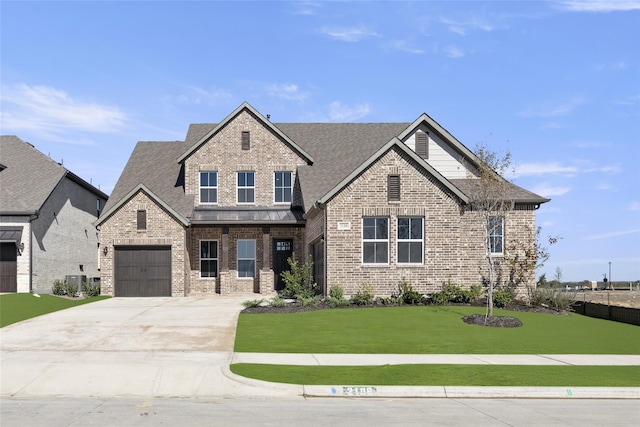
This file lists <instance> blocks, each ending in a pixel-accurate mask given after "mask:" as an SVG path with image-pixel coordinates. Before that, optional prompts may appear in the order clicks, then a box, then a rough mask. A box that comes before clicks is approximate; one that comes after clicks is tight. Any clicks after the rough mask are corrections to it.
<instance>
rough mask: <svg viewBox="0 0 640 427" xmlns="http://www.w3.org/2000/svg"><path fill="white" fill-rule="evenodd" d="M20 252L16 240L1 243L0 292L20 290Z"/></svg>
mask: <svg viewBox="0 0 640 427" xmlns="http://www.w3.org/2000/svg"><path fill="white" fill-rule="evenodd" d="M17 260H18V252H17V249H16V244H15V242H2V243H0V292H16V291H17V290H18V281H17V276H18V261H17Z"/></svg>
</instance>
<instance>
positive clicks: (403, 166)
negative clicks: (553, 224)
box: [96, 103, 548, 296]
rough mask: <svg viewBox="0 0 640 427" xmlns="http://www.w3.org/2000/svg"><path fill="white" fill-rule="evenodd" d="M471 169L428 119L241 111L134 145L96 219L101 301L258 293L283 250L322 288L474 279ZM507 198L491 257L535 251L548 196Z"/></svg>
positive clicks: (482, 265) (428, 286) (268, 287)
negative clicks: (181, 134)
mask: <svg viewBox="0 0 640 427" xmlns="http://www.w3.org/2000/svg"><path fill="white" fill-rule="evenodd" d="M477 161H478V159H477V157H476V156H475V155H474V154H473V153H472V152H471V151H470V150H468V149H467V148H466V147H465V146H464V145H463V144H462V143H460V142H459V141H458V140H457V139H455V138H454V137H453V136H452V135H451V134H450V133H449V132H447V131H446V130H445V129H444V128H442V127H441V126H440V125H439V124H438V123H436V122H435V121H434V120H433V119H431V118H430V117H429V116H427V115H426V114H423V115H421V116H420V117H418V119H416V120H415V121H414V122H408V123H272V122H271V121H270V119H269V116H266V117H265V116H263V115H262V114H261V113H259V112H258V111H256V110H255V109H254V108H253V107H251V106H250V105H249V104H247V103H243V104H242V105H240V106H239V107H238V108H237V109H236V110H234V111H233V112H232V113H231V114H229V116H227V117H226V118H225V119H224V120H222V121H221V122H219V123H217V124H193V125H191V126H190V127H189V130H188V132H187V135H186V138H185V140H184V141H174V142H139V143H138V144H137V145H136V147H135V149H134V151H133V153H132V154H131V157H130V159H129V161H128V163H127V165H126V166H125V168H124V170H123V172H122V175H121V177H120V179H119V180H118V182H117V184H116V186H115V188H114V190H113V193H112V194H111V197H110V199H109V201H108V203H107V206H106V207H105V209H104V211H103V213H102V214H101V216H100V218H99V219H98V221H97V222H96V225H97V226H98V227H99V229H100V231H101V233H100V236H101V248H102V251H101V257H102V259H101V267H102V271H101V286H102V293H104V294H111V295H115V296H186V295H198V294H214V293H220V294H229V293H251V292H255V293H262V294H268V293H272V292H274V291H277V290H280V289H282V288H283V287H284V283H283V282H282V279H281V277H280V273H281V272H282V271H283V270H285V269H287V268H288V264H287V258H289V257H290V256H291V255H292V254H293V253H295V254H296V257H297V258H298V259H299V260H300V261H301V262H304V261H305V260H306V259H307V257H311V258H312V260H313V263H314V278H315V280H316V282H317V283H318V285H319V286H320V288H321V289H322V290H323V292H324V293H326V292H328V289H329V287H330V286H331V285H340V286H342V287H343V288H344V289H345V293H346V294H347V295H350V294H353V293H355V292H357V290H358V289H359V288H360V286H362V285H363V284H368V285H371V286H372V289H373V291H374V293H375V294H376V295H389V294H391V293H393V292H395V291H397V285H398V283H399V282H400V280H402V279H403V278H404V279H406V280H408V281H410V282H411V283H412V284H413V286H414V289H416V290H418V291H420V292H422V293H430V292H433V291H436V290H438V289H440V288H441V286H442V285H443V283H445V282H448V281H450V282H452V283H455V284H458V285H461V286H463V287H469V286H471V285H473V284H480V283H482V281H483V278H484V277H485V274H486V273H485V270H486V257H485V251H484V245H483V241H484V240H483V238H484V237H483V236H484V229H483V228H482V225H481V221H480V219H479V216H478V214H477V213H475V212H473V210H472V209H468V204H469V201H470V198H469V195H468V194H466V193H465V192H464V189H465V188H469V186H468V185H466V184H467V183H468V180H470V179H474V178H475V177H474V175H473V173H474V169H473V165H474V162H477ZM476 164H477V163H476ZM512 195H513V196H514V202H515V207H514V209H513V210H512V211H510V212H508V214H507V215H505V216H504V217H501V218H499V220H500V227H498V228H495V230H498V231H497V232H494V234H495V235H494V236H492V242H493V243H492V252H494V253H493V254H492V255H494V256H498V257H499V256H503V255H504V251H505V242H506V239H507V238H510V239H520V240H522V241H524V242H525V244H533V241H530V237H528V236H530V233H529V231H530V230H531V229H532V228H533V227H534V226H535V210H536V209H537V208H538V207H539V206H540V204H542V203H545V202H547V201H548V199H545V198H542V197H540V196H538V195H536V194H533V193H531V192H529V191H527V190H524V189H522V188H520V187H517V186H512ZM527 239H529V240H527ZM531 279H533V277H532V278H531Z"/></svg>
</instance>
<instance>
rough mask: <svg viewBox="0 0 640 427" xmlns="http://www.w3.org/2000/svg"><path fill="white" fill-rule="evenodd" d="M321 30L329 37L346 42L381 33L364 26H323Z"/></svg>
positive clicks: (377, 35)
mask: <svg viewBox="0 0 640 427" xmlns="http://www.w3.org/2000/svg"><path fill="white" fill-rule="evenodd" d="M320 32H321V33H323V34H326V35H328V36H329V37H331V38H333V39H337V40H342V41H344V42H357V41H360V40H362V39H365V38H369V37H379V36H380V35H379V34H378V33H376V32H375V31H372V30H369V29H367V28H364V27H353V28H336V27H323V28H321V29H320Z"/></svg>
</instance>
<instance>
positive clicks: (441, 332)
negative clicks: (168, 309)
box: [235, 306, 640, 354]
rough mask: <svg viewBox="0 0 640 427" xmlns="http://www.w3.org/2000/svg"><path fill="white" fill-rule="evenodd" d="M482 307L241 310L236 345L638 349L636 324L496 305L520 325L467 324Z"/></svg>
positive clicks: (424, 350) (264, 348) (271, 348)
mask: <svg viewBox="0 0 640 427" xmlns="http://www.w3.org/2000/svg"><path fill="white" fill-rule="evenodd" d="M472 313H484V309H483V308H482V307H467V306H418V307H379V308H360V309H335V310H317V311H310V312H302V313H289V314H275V313H271V314H241V315H240V317H239V320H238V329H237V332H236V341H235V351H236V352H263V353H364V354H375V353H399V354H402V353H406V354H465V353H466V354H474V353H475V354H491V353H495V354H640V327H638V326H634V325H629V324H624V323H618V322H612V321H607V320H602V319H594V318H590V317H586V316H580V315H578V314H570V315H564V316H560V315H551V314H541V313H529V312H510V311H505V310H494V315H510V316H515V317H518V318H519V319H520V320H521V321H522V323H523V326H522V327H520V328H492V327H484V326H476V325H468V324H466V323H464V322H463V321H462V320H461V318H462V317H463V316H465V315H467V314H472Z"/></svg>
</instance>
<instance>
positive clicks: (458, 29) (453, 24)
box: [440, 17, 495, 36]
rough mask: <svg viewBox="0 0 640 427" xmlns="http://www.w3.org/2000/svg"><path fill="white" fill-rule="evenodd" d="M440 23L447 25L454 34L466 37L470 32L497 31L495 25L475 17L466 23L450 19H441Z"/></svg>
mask: <svg viewBox="0 0 640 427" xmlns="http://www.w3.org/2000/svg"><path fill="white" fill-rule="evenodd" d="M440 22H441V23H443V24H445V25H446V26H447V27H448V28H449V31H451V32H452V33H455V34H458V35H461V36H466V35H467V34H468V33H469V32H470V31H475V30H480V31H486V32H490V31H493V30H494V29H495V27H494V25H493V24H490V23H488V22H484V21H482V20H480V18H477V17H474V18H471V19H469V20H466V21H455V20H453V19H448V18H444V17H443V18H440Z"/></svg>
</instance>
